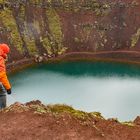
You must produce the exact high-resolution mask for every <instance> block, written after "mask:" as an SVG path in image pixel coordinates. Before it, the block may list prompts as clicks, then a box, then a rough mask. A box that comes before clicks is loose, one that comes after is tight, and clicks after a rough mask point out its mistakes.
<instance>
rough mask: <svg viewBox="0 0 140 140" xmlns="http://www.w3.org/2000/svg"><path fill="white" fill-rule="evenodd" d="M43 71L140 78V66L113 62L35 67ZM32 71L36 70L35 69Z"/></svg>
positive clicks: (72, 63)
mask: <svg viewBox="0 0 140 140" xmlns="http://www.w3.org/2000/svg"><path fill="white" fill-rule="evenodd" d="M35 67H36V68H39V69H40V70H42V71H46V70H47V71H51V72H57V73H62V74H65V75H69V76H72V75H73V76H83V75H91V76H100V77H106V76H121V77H122V76H130V77H139V76H140V66H138V65H137V66H136V65H132V64H121V63H117V64H114V63H111V62H62V63H51V64H40V65H38V66H35ZM32 70H35V69H34V68H33V69H32Z"/></svg>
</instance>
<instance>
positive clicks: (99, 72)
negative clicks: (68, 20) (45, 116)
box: [7, 62, 140, 121]
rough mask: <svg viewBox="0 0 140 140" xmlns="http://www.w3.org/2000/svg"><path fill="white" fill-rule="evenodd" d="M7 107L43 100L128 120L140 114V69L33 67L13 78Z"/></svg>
mask: <svg viewBox="0 0 140 140" xmlns="http://www.w3.org/2000/svg"><path fill="white" fill-rule="evenodd" d="M10 82H11V84H12V89H13V95H11V96H9V95H8V96H7V98H8V105H10V104H12V103H14V102H15V101H18V102H21V103H25V102H29V101H31V100H40V101H42V103H44V104H57V103H59V104H67V105H71V106H72V107H74V108H75V109H79V110H83V111H86V112H94V111H99V112H101V113H102V115H103V116H104V117H105V118H112V117H115V118H118V119H119V120H121V121H124V120H125V121H129V120H133V119H135V118H136V116H138V115H140V66H135V65H128V64H119V63H115V64H114V63H106V62H63V63H54V64H42V65H38V66H33V67H30V68H27V69H25V70H22V71H20V72H17V73H15V74H12V75H10Z"/></svg>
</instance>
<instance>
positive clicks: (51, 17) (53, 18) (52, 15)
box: [46, 8, 66, 54]
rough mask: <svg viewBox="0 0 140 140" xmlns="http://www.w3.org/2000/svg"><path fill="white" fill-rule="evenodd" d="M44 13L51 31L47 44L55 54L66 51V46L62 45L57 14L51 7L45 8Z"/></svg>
mask: <svg viewBox="0 0 140 140" xmlns="http://www.w3.org/2000/svg"><path fill="white" fill-rule="evenodd" d="M46 14H47V17H48V22H49V28H50V31H51V35H50V36H51V42H50V43H49V44H50V45H51V46H52V47H53V50H54V51H55V52H57V54H62V53H64V52H65V51H66V48H65V47H64V46H63V33H62V29H61V22H60V18H59V15H58V14H57V12H56V11H55V9H53V8H49V9H47V11H46Z"/></svg>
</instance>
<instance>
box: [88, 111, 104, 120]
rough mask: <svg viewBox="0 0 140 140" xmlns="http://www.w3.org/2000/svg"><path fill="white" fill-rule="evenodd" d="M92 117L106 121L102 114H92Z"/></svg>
mask: <svg viewBox="0 0 140 140" xmlns="http://www.w3.org/2000/svg"><path fill="white" fill-rule="evenodd" d="M90 115H92V116H94V117H97V118H100V119H104V117H103V116H102V115H101V113H100V112H91V113H90Z"/></svg>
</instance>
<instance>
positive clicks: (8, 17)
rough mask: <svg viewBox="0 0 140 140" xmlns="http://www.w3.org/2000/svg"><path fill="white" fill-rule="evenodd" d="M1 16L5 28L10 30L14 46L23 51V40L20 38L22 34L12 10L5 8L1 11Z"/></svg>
mask: <svg viewBox="0 0 140 140" xmlns="http://www.w3.org/2000/svg"><path fill="white" fill-rule="evenodd" d="M0 18H1V20H2V22H3V25H4V26H5V28H7V30H8V31H10V37H9V39H10V40H9V42H10V43H11V44H12V45H14V47H16V48H17V50H18V51H19V52H20V53H22V52H23V48H22V45H23V42H22V40H21V38H20V34H19V32H18V29H17V25H16V21H15V18H14V17H13V15H12V11H11V10H9V9H8V8H5V10H2V11H1V12H0Z"/></svg>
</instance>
